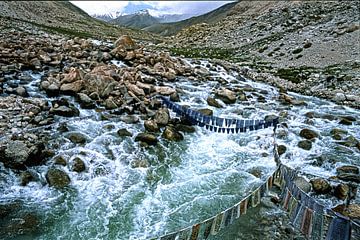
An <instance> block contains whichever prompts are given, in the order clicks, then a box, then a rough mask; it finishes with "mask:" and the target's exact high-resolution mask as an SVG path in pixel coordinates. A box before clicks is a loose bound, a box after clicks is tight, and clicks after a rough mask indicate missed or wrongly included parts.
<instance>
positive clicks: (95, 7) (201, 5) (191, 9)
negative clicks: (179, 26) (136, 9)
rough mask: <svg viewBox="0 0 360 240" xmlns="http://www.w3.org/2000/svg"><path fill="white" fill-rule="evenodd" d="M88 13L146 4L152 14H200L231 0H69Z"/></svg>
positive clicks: (114, 10) (105, 11)
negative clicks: (150, 8)
mask: <svg viewBox="0 0 360 240" xmlns="http://www.w3.org/2000/svg"><path fill="white" fill-rule="evenodd" d="M70 2H71V3H73V4H75V5H76V6H78V7H80V8H81V9H82V10H84V11H85V12H87V13H88V14H89V15H94V14H106V13H111V14H114V13H116V12H123V11H124V10H125V9H126V6H127V5H128V4H129V3H130V4H132V5H141V4H144V3H145V4H147V5H150V6H151V7H152V8H153V9H152V10H150V14H152V15H161V14H191V15H194V16H195V15H200V14H203V13H206V12H209V11H211V10H214V9H216V8H218V7H220V6H222V5H224V4H226V3H229V2H231V1H70Z"/></svg>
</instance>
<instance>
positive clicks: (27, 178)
mask: <svg viewBox="0 0 360 240" xmlns="http://www.w3.org/2000/svg"><path fill="white" fill-rule="evenodd" d="M32 180H34V177H33V175H32V174H31V173H30V172H29V171H25V172H22V173H21V174H20V185H21V186H26V185H27V184H28V183H29V182H31V181H32Z"/></svg>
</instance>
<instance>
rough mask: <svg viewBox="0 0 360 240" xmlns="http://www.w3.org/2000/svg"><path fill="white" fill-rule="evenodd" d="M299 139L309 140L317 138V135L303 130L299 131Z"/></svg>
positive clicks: (305, 129)
mask: <svg viewBox="0 0 360 240" xmlns="http://www.w3.org/2000/svg"><path fill="white" fill-rule="evenodd" d="M300 137H303V138H306V139H309V140H310V139H313V138H317V137H319V134H318V133H316V132H315V131H313V130H311V129H307V128H304V129H302V130H301V131H300Z"/></svg>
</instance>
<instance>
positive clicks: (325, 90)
mask: <svg viewBox="0 0 360 240" xmlns="http://www.w3.org/2000/svg"><path fill="white" fill-rule="evenodd" d="M358 12H359V11H358V6H356V4H355V5H354V4H353V2H351V1H345V2H344V1H327V2H326V3H325V2H314V1H312V2H311V1H310V2H308V1H306V2H302V1H298V2H295V1H290V2H289V1H262V2H251V1H241V2H240V3H238V4H237V5H236V6H235V7H234V9H233V11H232V12H229V13H228V16H227V17H225V18H224V19H223V20H221V21H219V22H216V23H214V24H198V25H194V26H192V27H189V28H187V29H184V30H183V31H181V32H180V33H179V34H177V35H176V36H174V37H171V38H169V39H168V40H167V41H166V42H165V43H163V44H161V45H160V46H161V47H165V48H168V49H170V50H171V51H172V52H173V53H175V54H178V55H184V56H187V57H197V58H217V59H224V60H228V61H231V62H234V63H237V64H238V65H239V66H245V67H246V68H248V69H252V70H251V71H249V74H250V75H249V77H250V78H252V79H256V80H258V81H265V82H267V83H270V84H272V85H273V86H277V87H281V88H283V89H285V90H289V91H295V92H298V93H301V94H305V95H308V96H317V97H321V98H325V99H329V100H331V101H333V102H336V103H338V104H343V105H347V106H351V107H355V108H359V106H360V92H359V89H360V86H359V83H360V76H359V66H360V65H359V56H360V52H359V47H358V46H359V41H358V39H359V38H360V31H359V29H360V26H359V17H358Z"/></svg>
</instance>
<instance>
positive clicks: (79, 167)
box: [71, 157, 86, 173]
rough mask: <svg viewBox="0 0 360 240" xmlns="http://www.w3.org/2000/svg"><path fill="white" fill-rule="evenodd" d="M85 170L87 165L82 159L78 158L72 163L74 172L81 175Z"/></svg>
mask: <svg viewBox="0 0 360 240" xmlns="http://www.w3.org/2000/svg"><path fill="white" fill-rule="evenodd" d="M85 169H86V167H85V163H84V161H83V160H82V159H81V158H78V157H77V158H75V159H74V160H73V161H72V166H71V170H72V171H74V172H78V173H80V172H83V171H85Z"/></svg>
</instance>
